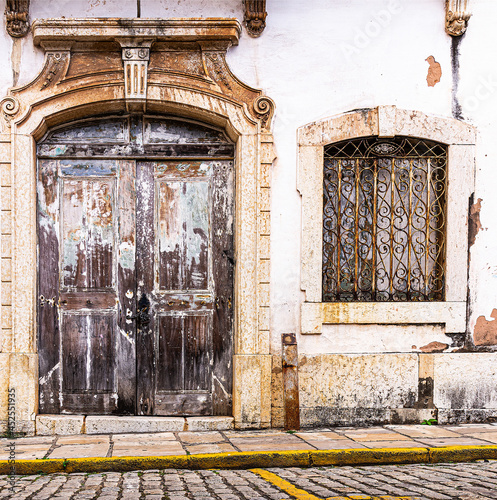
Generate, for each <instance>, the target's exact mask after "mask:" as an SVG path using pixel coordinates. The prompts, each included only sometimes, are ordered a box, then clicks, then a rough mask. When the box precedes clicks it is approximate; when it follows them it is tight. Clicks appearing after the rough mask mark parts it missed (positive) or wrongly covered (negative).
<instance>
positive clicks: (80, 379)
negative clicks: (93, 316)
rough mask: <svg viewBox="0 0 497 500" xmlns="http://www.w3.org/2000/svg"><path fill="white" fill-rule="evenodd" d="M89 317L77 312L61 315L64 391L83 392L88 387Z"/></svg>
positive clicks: (89, 368) (89, 371)
mask: <svg viewBox="0 0 497 500" xmlns="http://www.w3.org/2000/svg"><path fill="white" fill-rule="evenodd" d="M89 323H90V317H89V316H82V315H79V314H63V315H62V322H61V324H62V331H63V332H64V335H63V338H62V373H63V374H64V377H63V384H62V388H63V390H64V392H83V391H86V390H87V389H88V388H89V385H90V383H89V378H90V373H91V366H90V367H89V366H88V361H89V362H90V363H91V358H90V359H89V357H88V350H89V349H91V340H90V339H89V336H90V334H91V331H90V330H91V326H92V325H90V324H89Z"/></svg>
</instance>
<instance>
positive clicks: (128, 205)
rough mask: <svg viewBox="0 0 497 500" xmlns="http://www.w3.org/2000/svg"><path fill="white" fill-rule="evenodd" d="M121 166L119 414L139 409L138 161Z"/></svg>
mask: <svg viewBox="0 0 497 500" xmlns="http://www.w3.org/2000/svg"><path fill="white" fill-rule="evenodd" d="M118 167H119V185H118V189H119V195H118V209H119V210H118V211H119V240H118V241H119V245H118V263H117V264H118V265H117V280H118V283H117V287H118V301H119V306H118V311H119V312H118V319H117V321H118V325H117V327H118V333H119V334H118V335H117V342H116V363H117V366H116V378H117V393H118V403H117V409H118V413H121V414H131V415H134V414H135V412H136V321H135V320H134V319H132V318H135V317H136V277H135V258H136V249H135V247H136V243H135V242H136V234H135V231H136V230H135V228H136V207H135V178H136V163H135V162H134V161H132V160H128V161H126V160H122V161H119V162H118Z"/></svg>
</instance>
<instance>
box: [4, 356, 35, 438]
mask: <svg viewBox="0 0 497 500" xmlns="http://www.w3.org/2000/svg"><path fill="white" fill-rule="evenodd" d="M9 388H10V389H11V390H12V389H13V390H14V391H15V396H14V400H15V401H14V404H13V406H14V411H15V418H16V431H17V432H19V433H25V434H27V435H34V433H35V414H36V413H35V412H36V408H37V406H38V355H37V354H26V353H21V352H16V353H12V354H11V355H10V379H9Z"/></svg>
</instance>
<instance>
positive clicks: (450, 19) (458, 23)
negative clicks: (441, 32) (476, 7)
mask: <svg viewBox="0 0 497 500" xmlns="http://www.w3.org/2000/svg"><path fill="white" fill-rule="evenodd" d="M468 3H469V0H446V2H445V31H446V32H447V34H448V35H451V36H461V35H464V33H465V32H466V29H467V27H468V21H469V18H470V17H471V12H470V10H469V9H468Z"/></svg>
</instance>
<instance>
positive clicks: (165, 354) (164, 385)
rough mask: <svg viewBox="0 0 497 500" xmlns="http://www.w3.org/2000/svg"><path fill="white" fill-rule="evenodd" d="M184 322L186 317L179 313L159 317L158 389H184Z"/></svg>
mask: <svg viewBox="0 0 497 500" xmlns="http://www.w3.org/2000/svg"><path fill="white" fill-rule="evenodd" d="M184 323H185V321H184V317H183V316H178V315H171V314H168V315H161V316H159V318H158V330H159V331H158V335H159V339H158V340H159V342H158V344H159V345H158V353H157V367H158V368H157V390H158V391H182V390H183V388H184V366H183V329H184Z"/></svg>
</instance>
